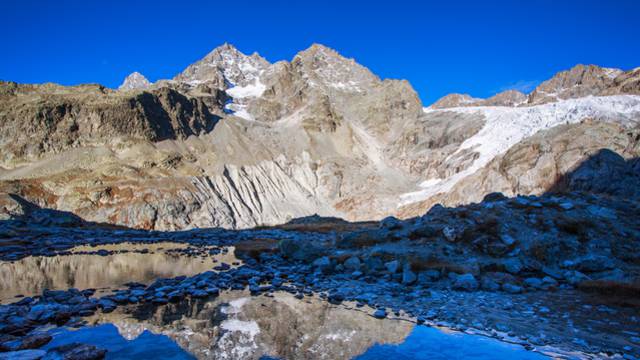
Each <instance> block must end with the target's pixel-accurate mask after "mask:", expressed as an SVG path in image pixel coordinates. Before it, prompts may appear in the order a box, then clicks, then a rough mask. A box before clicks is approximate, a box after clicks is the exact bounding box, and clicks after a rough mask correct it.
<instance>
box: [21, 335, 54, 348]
mask: <svg viewBox="0 0 640 360" xmlns="http://www.w3.org/2000/svg"><path fill="white" fill-rule="evenodd" d="M50 341H51V335H48V334H32V335H28V336H26V337H24V338H22V340H21V341H20V346H19V349H20V350H27V349H37V348H39V347H42V346H44V345H46V344H48V343H49V342H50Z"/></svg>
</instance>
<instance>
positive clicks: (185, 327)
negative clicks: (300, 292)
mask: <svg viewBox="0 0 640 360" xmlns="http://www.w3.org/2000/svg"><path fill="white" fill-rule="evenodd" d="M274 295H275V297H273V298H269V297H252V296H250V295H249V294H248V293H244V292H230V293H222V294H221V295H220V297H219V298H217V299H215V300H209V301H205V300H195V299H194V300H192V301H183V302H181V303H178V304H169V305H166V306H162V307H152V306H140V307H138V308H129V309H118V310H117V311H116V312H113V313H110V314H100V315H96V317H94V318H93V319H91V320H90V322H91V323H113V324H114V325H115V326H116V327H117V328H118V330H119V331H120V333H121V334H122V335H123V336H124V337H125V338H127V339H129V340H132V339H135V338H136V337H137V336H139V335H140V334H141V333H142V332H143V331H144V330H145V329H146V330H150V331H152V332H154V333H161V334H164V335H167V336H169V337H170V338H172V339H173V340H174V341H176V342H177V343H178V344H179V345H180V346H181V347H182V348H183V349H185V350H186V351H188V352H190V353H192V354H193V355H195V356H196V357H197V358H198V359H240V358H242V359H259V358H260V357H261V356H265V355H268V356H274V357H276V358H282V359H351V358H353V357H354V356H357V355H360V354H362V353H363V352H365V351H366V350H367V349H368V348H370V347H371V346H373V345H374V344H376V343H390V344H397V343H400V342H402V341H403V340H404V339H405V338H406V336H407V335H408V334H409V333H410V331H411V330H412V329H413V326H414V325H413V323H410V322H404V321H393V320H388V319H385V320H378V319H375V318H373V317H372V316H370V315H369V314H367V313H365V312H360V311H354V310H348V309H346V308H344V307H341V306H333V305H331V304H329V303H327V302H325V301H321V300H320V299H317V298H307V299H305V300H304V301H300V300H297V299H294V298H293V295H290V294H287V293H275V294H274Z"/></svg>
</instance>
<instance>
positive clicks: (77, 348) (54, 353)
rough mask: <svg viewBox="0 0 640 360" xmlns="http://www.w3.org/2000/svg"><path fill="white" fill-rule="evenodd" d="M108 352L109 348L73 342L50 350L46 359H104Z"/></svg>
mask: <svg viewBox="0 0 640 360" xmlns="http://www.w3.org/2000/svg"><path fill="white" fill-rule="evenodd" d="M106 354H107V350H103V349H99V348H97V347H95V346H93V345H87V344H80V343H72V344H67V345H62V346H58V347H55V348H53V349H51V350H49V352H48V353H47V356H46V357H45V359H47V360H48V359H51V360H53V359H60V358H62V359H65V360H100V359H104V357H105V355H106ZM43 360H44V359H43Z"/></svg>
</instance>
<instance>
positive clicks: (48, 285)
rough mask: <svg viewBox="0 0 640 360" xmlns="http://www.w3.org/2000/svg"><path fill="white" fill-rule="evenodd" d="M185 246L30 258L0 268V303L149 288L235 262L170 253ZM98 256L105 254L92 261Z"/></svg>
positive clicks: (122, 247) (123, 247)
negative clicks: (46, 294) (135, 285)
mask: <svg viewBox="0 0 640 360" xmlns="http://www.w3.org/2000/svg"><path fill="white" fill-rule="evenodd" d="M185 248H187V245H185V244H174V243H157V244H130V243H123V244H119V245H102V246H93V247H92V246H79V247H76V248H73V249H72V250H71V252H72V253H73V254H70V255H58V256H31V257H26V258H24V259H21V260H17V261H13V262H8V261H6V262H5V261H2V262H0V300H3V301H8V300H10V299H12V298H13V297H14V296H16V295H25V296H31V295H39V294H41V293H42V291H43V290H44V289H48V290H66V289H69V288H77V289H96V288H105V287H120V286H122V285H123V284H125V283H128V282H140V283H144V284H148V283H151V282H152V281H154V280H156V279H158V278H173V277H176V276H181V275H188V276H191V275H195V274H199V273H202V272H204V271H208V270H211V268H213V267H214V266H216V264H217V263H220V262H226V263H228V264H231V263H233V262H236V261H237V260H236V258H235V257H234V256H233V251H230V252H227V253H221V254H218V255H216V256H204V257H200V258H198V257H196V258H194V257H189V256H186V255H185V254H183V253H180V252H178V251H175V250H181V249H185ZM98 251H106V252H108V253H104V254H103V255H98V254H97V252H98Z"/></svg>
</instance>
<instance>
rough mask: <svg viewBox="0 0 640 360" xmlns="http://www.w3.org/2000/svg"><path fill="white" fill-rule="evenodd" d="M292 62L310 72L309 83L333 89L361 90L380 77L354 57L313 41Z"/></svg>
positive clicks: (377, 80)
mask: <svg viewBox="0 0 640 360" xmlns="http://www.w3.org/2000/svg"><path fill="white" fill-rule="evenodd" d="M292 64H294V65H296V66H300V67H302V68H304V70H305V71H306V72H307V73H308V74H312V75H315V76H312V79H311V85H312V86H313V85H316V86H318V85H320V86H327V87H329V88H331V89H333V90H339V91H343V92H344V91H346V92H362V91H365V90H366V88H368V87H370V86H372V85H373V84H374V83H376V82H379V81H380V79H379V78H378V77H377V76H375V75H374V74H373V73H371V71H369V69H367V68H366V67H364V66H362V65H360V64H358V63H357V62H356V61H355V59H352V58H346V57H344V56H342V55H340V53H338V52H337V51H336V50H334V49H332V48H329V47H327V46H325V45H322V44H317V43H314V44H312V45H311V46H310V47H309V48H307V49H305V50H303V51H301V52H299V53H298V54H297V55H296V56H295V57H294V58H293V60H292Z"/></svg>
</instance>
